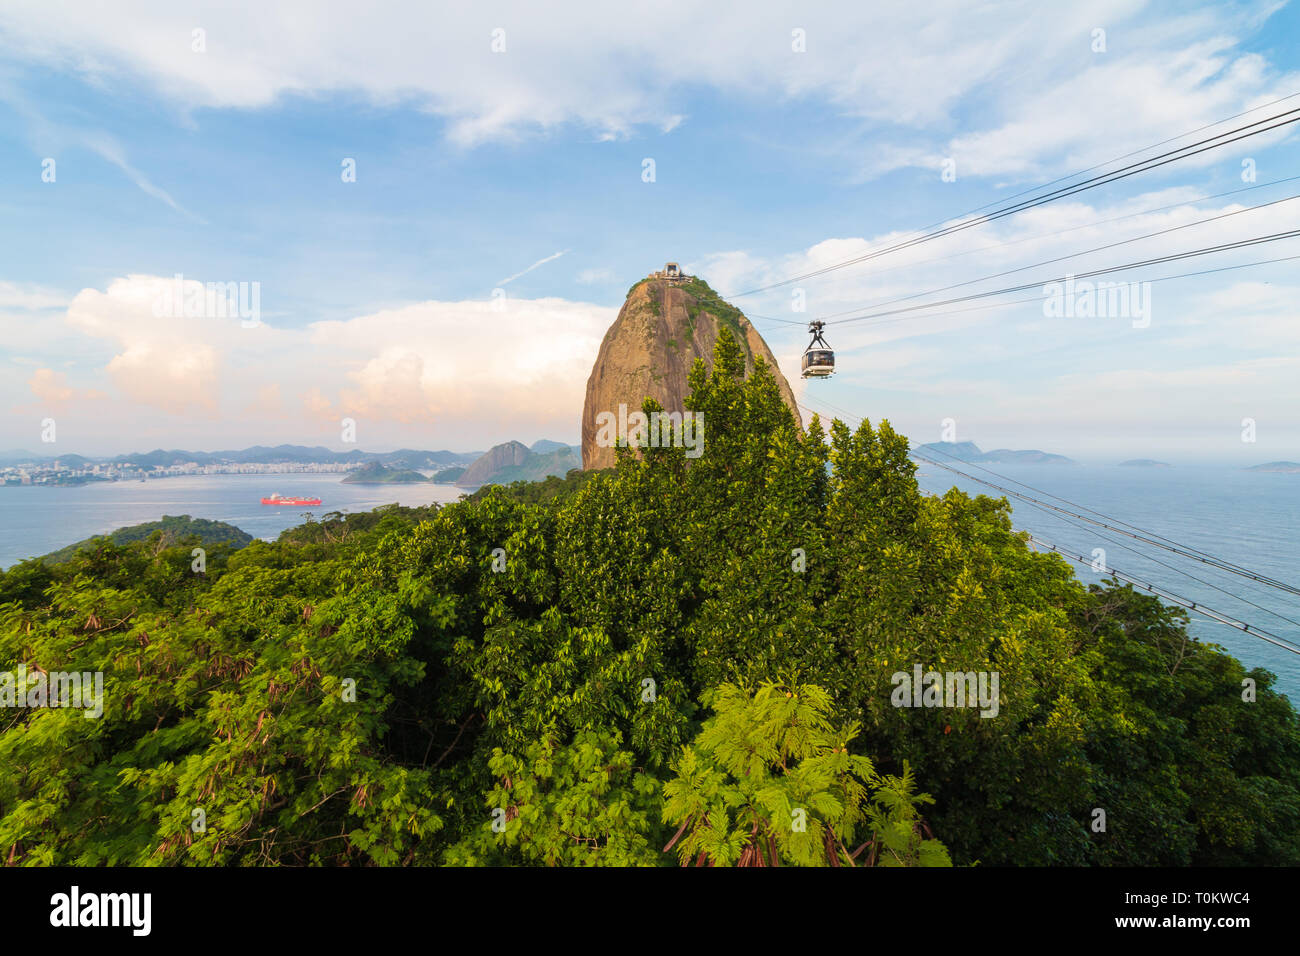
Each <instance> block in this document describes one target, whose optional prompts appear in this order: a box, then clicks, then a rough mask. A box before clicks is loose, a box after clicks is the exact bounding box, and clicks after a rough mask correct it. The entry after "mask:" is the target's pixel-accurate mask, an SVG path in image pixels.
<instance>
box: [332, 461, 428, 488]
mask: <svg viewBox="0 0 1300 956" xmlns="http://www.w3.org/2000/svg"><path fill="white" fill-rule="evenodd" d="M428 480H429V479H428V478H426V477H425V476H424V475H422V474H420V473H419V472H418V471H413V470H411V469H409V468H389V467H388V466H386V465H383V464H380V463H379V462H377V461H372V462H369V463H367V464H364V465H362V466H361V467H360V468H358V469H356V470H355V471H350V472H348V476H347V477H346V478H344V479H343V482H344V484H350V485H404V484H415V483H417V482H425V481H428Z"/></svg>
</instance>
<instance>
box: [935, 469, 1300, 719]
mask: <svg viewBox="0 0 1300 956" xmlns="http://www.w3.org/2000/svg"><path fill="white" fill-rule="evenodd" d="M931 457H935V458H936V459H937V457H938V456H931ZM945 464H950V465H953V466H954V467H957V468H960V469H961V470H962V471H965V472H967V473H968V474H972V475H976V476H978V477H979V478H981V479H984V480H987V481H991V482H993V483H994V484H998V485H1001V486H1003V487H1004V488H1010V489H1012V490H1015V491H1018V492H1020V493H1022V494H1028V495H1030V496H1032V497H1034V498H1037V499H1039V500H1040V501H1047V502H1050V503H1052V504H1055V505H1057V506H1058V507H1061V508H1065V509H1067V510H1069V511H1073V512H1076V513H1078V514H1090V512H1088V511H1085V510H1083V509H1082V508H1077V507H1073V506H1071V505H1068V504H1064V503H1062V502H1061V501H1059V500H1054V499H1052V498H1049V497H1047V495H1044V494H1042V493H1041V492H1047V493H1048V494H1050V495H1057V496H1059V497H1060V498H1064V499H1067V500H1068V501H1071V502H1073V503H1074V504H1075V505H1083V506H1085V507H1086V508H1090V509H1093V510H1094V511H1097V512H1102V513H1104V514H1105V515H1108V516H1109V518H1111V519H1117V520H1108V519H1106V518H1100V517H1098V516H1097V515H1095V514H1093V515H1090V516H1091V517H1093V518H1096V520H1098V521H1103V522H1105V523H1106V524H1108V525H1111V526H1112V527H1115V526H1119V522H1126V523H1127V524H1129V525H1135V526H1136V527H1138V528H1141V529H1142V530H1143V531H1145V532H1148V533H1149V536H1156V535H1159V536H1162V537H1164V538H1166V539H1169V540H1172V541H1175V542H1177V543H1178V544H1180V545H1184V546H1187V547H1189V548H1193V549H1197V550H1200V551H1203V552H1207V553H1209V554H1211V555H1213V556H1215V557H1216V558H1221V559H1223V560H1224V561H1226V562H1230V563H1232V564H1237V565H1240V566H1242V567H1244V568H1248V569H1250V570H1252V571H1256V572H1259V573H1260V574H1263V575H1266V576H1269V577H1272V578H1274V579H1276V580H1279V581H1282V582H1285V583H1287V584H1290V585H1293V586H1295V587H1300V548H1297V546H1296V542H1297V541H1298V540H1300V475H1294V474H1279V473H1270V472H1253V471H1245V470H1243V469H1240V468H1232V467H1213V466H1192V465H1188V466H1182V465H1179V466H1174V467H1169V468H1151V467H1145V468H1144V467H1132V466H1128V467H1125V466H1121V465H1084V464H1075V465H1061V464H1047V465H1042V464H1040V465H1010V464H989V465H982V466H980V467H982V468H986V469H989V471H981V470H979V467H976V466H974V465H969V464H963V463H961V462H947V461H945ZM919 465H920V470H919V471H918V474H917V482H918V483H919V484H920V486H921V488H922V490H924V491H927V492H930V493H932V494H942V493H943V492H945V491H947V490H948V489H949V488H952V487H954V486H956V487H958V488H960V489H961V490H962V491H965V492H966V493H967V494H971V495H976V494H987V495H989V496H991V497H995V498H996V497H1002V496H1003V495H1002V493H1001V492H1000V491H995V490H993V489H991V488H987V487H985V486H984V485H981V484H979V483H977V482H974V481H970V480H968V479H966V478H962V477H960V476H958V475H954V474H952V473H951V472H948V471H945V470H943V469H941V468H938V467H936V466H934V465H932V464H928V463H926V462H920V463H919ZM990 471H991V472H993V473H996V474H990ZM997 475H1001V476H1004V478H999V477H996V476H997ZM1005 479H1013V480H1005ZM1015 482H1022V483H1023V485H1029V486H1031V487H1032V488H1035V489H1037V491H1029V490H1027V489H1026V488H1025V487H1023V485H1019V484H1016V483H1015ZM1007 498H1008V501H1009V502H1010V504H1011V506H1012V518H1011V521H1012V524H1013V525H1014V526H1015V527H1016V528H1019V529H1023V530H1025V531H1028V532H1029V533H1030V534H1032V535H1033V536H1034V537H1035V538H1038V539H1039V540H1041V541H1046V542H1048V543H1050V544H1054V545H1056V546H1057V547H1059V548H1061V549H1062V550H1065V551H1069V552H1070V553H1072V554H1076V555H1081V556H1084V557H1088V558H1089V559H1091V558H1092V557H1093V549H1094V548H1103V549H1104V550H1105V560H1104V563H1105V565H1106V566H1107V567H1111V568H1114V569H1116V570H1118V571H1121V572H1124V573H1125V574H1128V575H1131V576H1132V577H1135V578H1137V579H1139V580H1141V581H1143V582H1145V583H1149V584H1153V585H1155V586H1156V587H1158V588H1163V589H1164V590H1166V591H1169V592H1170V593H1172V594H1176V595H1178V596H1179V597H1182V598H1185V599H1187V600H1190V601H1195V602H1196V603H1198V604H1201V605H1203V606H1205V607H1208V608H1211V609H1213V610H1215V611H1218V612H1219V613H1220V614H1222V615H1224V616H1226V617H1230V618H1233V619H1235V620H1237V621H1241V622H1242V623H1245V624H1248V625H1251V626H1252V627H1256V626H1257V627H1259V628H1262V629H1263V630H1265V631H1268V632H1269V633H1270V634H1272V635H1275V636H1277V637H1280V638H1284V639H1285V640H1288V641H1290V642H1292V643H1293V644H1298V645H1300V623H1298V622H1300V595H1295V594H1290V593H1288V592H1286V591H1282V590H1279V589H1277V588H1274V587H1270V586H1267V585H1264V584H1260V583H1258V582H1255V581H1252V580H1249V579H1248V578H1244V577H1241V576H1239V575H1236V574H1232V573H1229V572H1227V571H1221V570H1218V569H1216V568H1214V567H1211V566H1208V565H1205V564H1202V563H1200V562H1198V561H1194V560H1190V559H1188V558H1184V557H1181V556H1179V555H1176V554H1173V553H1171V552H1169V551H1165V550H1162V549H1159V548H1156V547H1153V546H1151V545H1148V544H1146V543H1144V542H1140V541H1134V540H1132V539H1130V538H1128V537H1126V536H1124V535H1121V534H1116V533H1114V532H1112V531H1108V530H1106V529H1104V528H1097V527H1094V526H1089V525H1086V524H1082V523H1081V522H1079V521H1077V520H1075V519H1072V518H1067V517H1066V516H1063V515H1060V514H1057V513H1055V512H1052V511H1044V510H1043V509H1041V508H1039V507H1037V506H1035V505H1033V504H1030V503H1028V502H1024V501H1020V500H1018V499H1015V498H1012V497H1010V496H1007ZM1081 525H1082V526H1081ZM1069 563H1070V565H1071V567H1073V568H1074V572H1075V576H1076V577H1078V578H1079V580H1081V581H1083V582H1085V583H1088V582H1099V581H1101V580H1102V578H1103V577H1105V576H1106V575H1104V574H1100V573H1097V572H1094V571H1093V570H1092V569H1091V567H1090V566H1088V565H1083V564H1080V563H1079V562H1077V561H1070V562H1069ZM1188 575H1191V576H1193V577H1189V576H1188ZM1224 592H1227V593H1224ZM1256 605H1258V606H1256ZM1270 612H1271V613H1270ZM1188 614H1189V617H1190V625H1189V630H1190V631H1191V633H1192V635H1193V636H1194V637H1196V638H1198V639H1200V640H1203V641H1210V642H1213V643H1215V644H1219V645H1221V646H1222V647H1223V648H1224V649H1225V650H1227V651H1228V653H1230V654H1232V655H1233V656H1234V657H1236V658H1237V659H1238V660H1240V661H1242V662H1243V663H1244V664H1246V665H1247V666H1248V667H1264V668H1266V669H1268V670H1270V671H1272V672H1273V673H1274V674H1276V675H1277V677H1278V681H1277V685H1276V686H1277V689H1278V690H1280V691H1281V692H1282V693H1285V694H1286V695H1287V696H1289V697H1290V698H1291V700H1292V702H1293V703H1296V704H1297V705H1300V655H1297V654H1294V653H1292V652H1290V651H1287V650H1284V649H1283V648H1280V647H1276V646H1274V645H1272V644H1269V643H1268V642H1267V641H1265V640H1263V639H1261V638H1259V637H1256V636H1254V635H1251V634H1247V633H1244V632H1243V631H1240V630H1238V629H1236V628H1234V627H1230V626H1229V625H1227V624H1223V623H1221V622H1218V621H1214V620H1211V619H1209V618H1206V617H1203V616H1201V615H1199V614H1196V613H1195V612H1192V611H1189V612H1188ZM1278 615H1282V617H1278ZM1284 618H1286V619H1289V620H1285V619H1284Z"/></svg>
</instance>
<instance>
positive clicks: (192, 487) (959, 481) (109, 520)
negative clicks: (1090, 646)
mask: <svg viewBox="0 0 1300 956" xmlns="http://www.w3.org/2000/svg"><path fill="white" fill-rule="evenodd" d="M960 467H962V468H963V469H964V470H966V471H971V472H973V473H974V474H978V475H980V476H981V477H984V478H988V479H989V480H990V481H994V482H996V483H998V484H1002V485H1006V486H1008V487H1018V486H1016V485H1013V484H1011V483H1010V482H1008V481H1005V480H1002V479H999V478H996V477H994V476H992V475H990V474H988V473H986V472H981V471H978V470H975V469H973V468H972V467H971V466H960ZM989 467H990V468H991V469H992V471H994V472H996V473H997V474H999V475H1003V476H1006V478H1010V479H1015V480H1016V481H1019V482H1024V483H1025V484H1028V485H1031V486H1033V487H1034V488H1037V489H1039V491H1041V492H1048V493H1050V494H1053V495H1059V496H1061V497H1063V498H1067V499H1069V500H1070V501H1073V502H1075V503H1077V504H1079V505H1085V506H1087V507H1090V508H1094V509H1096V510H1098V511H1101V512H1104V513H1105V514H1107V515H1109V516H1111V517H1113V518H1116V519H1119V520H1120V521H1125V522H1128V523H1130V524H1133V525H1137V526H1138V527H1140V528H1143V529H1145V530H1147V531H1150V532H1154V533H1155V534H1158V535H1163V536H1164V537H1166V538H1170V539H1172V540H1174V541H1177V542H1179V543H1180V544H1184V545H1188V546H1191V547H1194V548H1198V549H1201V550H1204V551H1207V552H1209V553H1211V554H1214V555H1216V556H1217V557H1220V558H1224V559H1226V560H1228V561H1231V562H1234V563H1236V564H1240V565H1243V566H1245V567H1247V568H1251V569H1254V570H1257V571H1259V572H1262V573H1263V574H1267V575H1269V576H1271V577H1274V578H1277V579H1279V580H1282V581H1285V582H1288V583H1290V584H1296V585H1298V586H1300V548H1297V546H1296V542H1297V541H1298V540H1300V475H1283V474H1263V473H1257V472H1246V471H1241V470H1239V469H1231V468H1211V467H1190V466H1189V467H1175V468H1122V467H1119V466H1090V465H1077V466H1068V465H1065V466H1060V465H1057V466H1054V465H992V466H989ZM341 478H342V476H341V475H210V476H202V477H193V478H164V479H160V480H157V481H149V482H117V483H114V484H93V485H85V486H82V487H79V488H36V487H7V488H4V487H0V566H3V567H9V566H10V565H12V564H14V563H16V562H18V561H21V560H22V559H24V558H27V557H31V556H33V555H40V554H47V553H49V552H50V551H54V550H57V549H58V548H61V547H64V546H65V545H68V544H72V543H73V542H74V541H79V540H81V539H83V538H86V537H89V536H90V535H93V534H104V533H107V532H109V531H112V530H114V529H115V528H120V527H123V526H125V525H132V524H139V523H141V522H145V521H156V520H158V519H159V518H161V517H162V516H163V515H181V514H188V515H191V516H193V517H195V518H211V519H214V520H217V521H226V522H229V523H230V524H233V525H235V526H236V527H238V528H242V529H243V530H244V531H247V532H248V533H249V534H251V535H253V536H254V537H259V538H267V539H273V538H275V537H276V536H277V535H278V534H279V533H280V532H281V531H283V530H284V529H285V528H290V527H293V526H294V525H297V524H300V523H302V521H303V517H302V513H303V512H304V511H308V510H310V511H312V512H313V513H314V514H316V515H317V516H319V515H320V514H322V513H323V512H326V511H334V510H338V511H349V512H355V511H365V510H369V509H371V508H374V507H376V506H378V505H382V504H388V503H391V502H393V501H398V502H400V503H401V504H403V505H423V504H430V503H432V502H450V501H455V500H457V499H458V498H459V497H460V494H461V491H460V489H458V488H455V487H452V486H450V485H434V484H420V485H351V484H343V483H342V481H341ZM918 480H919V482H920V484H921V487H922V488H923V489H924V490H926V491H928V492H932V493H942V492H944V491H947V490H948V489H949V488H951V487H952V486H953V485H956V486H957V487H959V488H961V489H962V490H963V491H966V492H968V493H971V494H978V493H981V492H984V493H987V494H994V495H996V494H998V493H997V492H993V491H991V490H989V489H985V488H983V487H982V486H980V485H978V484H976V483H975V482H971V481H968V480H966V479H964V478H959V477H957V476H955V475H952V474H951V473H949V472H945V471H943V470H941V469H939V468H936V467H934V466H932V465H925V464H923V465H922V466H921V472H920V474H919V476H918ZM1022 490H1023V489H1022ZM271 492H279V493H280V494H282V495H312V496H318V497H320V498H321V499H322V504H321V506H320V507H318V508H312V509H307V508H275V507H268V506H264V505H261V504H259V499H260V498H261V497H262V496H263V495H267V494H270V493H271ZM1035 497H1040V498H1041V497H1043V496H1042V495H1041V494H1036V495H1035ZM1058 503H1059V502H1058ZM1012 505H1013V519H1012V520H1013V522H1014V523H1015V525H1016V526H1017V527H1019V528H1023V529H1025V530H1027V531H1029V532H1031V533H1032V534H1034V535H1035V536H1036V537H1039V538H1041V539H1043V540H1046V541H1049V542H1051V543H1052V544H1055V545H1057V546H1059V547H1061V548H1064V549H1067V550H1070V551H1073V552H1075V553H1078V554H1082V555H1088V556H1091V554H1092V550H1093V549H1094V548H1105V549H1106V563H1107V564H1108V565H1109V566H1111V567H1114V568H1117V569H1119V570H1120V571H1124V572H1126V573H1129V574H1132V575H1133V576H1135V577H1137V578H1140V579H1142V580H1143V581H1149V582H1150V583H1152V584H1155V585H1157V586H1159V587H1162V588H1165V589H1166V590H1169V591H1171V592H1173V593H1175V594H1178V595H1180V596H1182V597H1184V598H1188V599H1190V600H1194V601H1196V602H1198V603H1200V604H1204V605H1206V606H1207V607H1210V608H1213V609H1214V610H1216V611H1219V612H1221V613H1223V614H1225V615H1227V616H1229V617H1232V618H1235V619H1237V620H1239V621H1244V622H1246V623H1247V624H1250V625H1252V626H1258V627H1261V628H1263V629H1265V630H1267V631H1269V632H1271V633H1273V634H1275V635H1278V636H1279V637H1283V638H1286V639H1287V640H1290V641H1292V642H1294V643H1297V644H1300V623H1295V622H1300V597H1298V596H1296V595H1292V594H1288V593H1286V592H1284V591H1279V590H1277V589H1275V588H1270V587H1266V586H1264V585H1260V584H1257V583H1255V582H1253V581H1250V580H1247V579H1245V578H1241V577H1238V576H1236V575H1232V574H1228V573H1227V572H1223V571H1217V570H1215V569H1214V568H1211V567H1207V566H1205V565H1203V564H1200V563H1199V562H1192V561H1188V560H1186V559H1184V558H1180V557H1178V556H1177V555H1174V554H1170V553H1168V552H1165V551H1160V550H1157V549H1155V548H1152V547H1151V546H1149V545H1145V544H1141V543H1139V542H1136V541H1132V540H1130V539H1128V538H1125V537H1123V536H1120V535H1116V534H1113V533H1112V532H1109V531H1105V530H1104V529H1100V528H1089V527H1079V526H1078V525H1077V524H1075V523H1071V522H1069V521H1067V520H1065V519H1064V518H1063V517H1061V516H1059V515H1056V514H1054V513H1050V512H1044V511H1042V510H1039V509H1037V508H1035V507H1034V506H1032V505H1030V504H1027V503H1024V502H1017V501H1015V500H1014V499H1012ZM1071 510H1079V509H1071ZM1107 523H1108V524H1114V522H1110V521H1108V522H1107ZM1108 538H1109V539H1113V540H1107V539H1108ZM1131 549H1135V550H1131ZM1158 562H1163V563H1158ZM1166 565H1167V566H1166ZM1180 572H1182V573H1180ZM1075 573H1076V574H1077V575H1078V576H1079V578H1080V579H1081V580H1083V581H1085V582H1087V581H1093V580H1098V579H1099V578H1100V575H1097V574H1094V573H1093V572H1092V571H1091V570H1090V569H1089V568H1088V567H1086V566H1082V567H1081V566H1079V565H1077V564H1075ZM1188 574H1190V575H1194V576H1195V577H1196V578H1198V579H1200V580H1193V579H1191V578H1189V577H1187V576H1186V575H1188ZM1216 588H1221V589H1222V590H1216ZM1225 591H1226V592H1228V593H1223V592H1225ZM1248 602H1253V604H1255V605H1259V606H1258V607H1255V606H1252V604H1251V603H1248ZM1277 614H1280V615H1284V616H1285V617H1286V618H1290V619H1291V620H1282V619H1280V618H1278V617H1277V616H1275V615H1277ZM1191 628H1192V633H1193V634H1194V635H1196V636H1197V637H1198V638H1201V639H1202V640H1207V641H1213V642H1215V643H1217V644H1221V645H1222V646H1223V647H1225V648H1227V649H1228V651H1229V652H1230V653H1232V654H1234V655H1235V656H1236V657H1238V658H1239V659H1241V660H1242V661H1243V662H1245V663H1246V665H1247V666H1250V667H1255V666H1262V667H1266V668H1268V669H1269V670H1271V671H1273V673H1275V674H1277V675H1278V685H1279V689H1281V690H1282V692H1283V693H1286V694H1288V695H1289V696H1290V697H1291V699H1292V700H1293V701H1297V702H1300V655H1295V654H1292V653H1290V652H1288V651H1285V650H1283V649H1281V648H1278V647H1275V646H1273V645H1270V644H1268V643H1266V642H1265V641H1263V640H1261V639H1259V638H1257V637H1253V636H1251V635H1249V634H1245V633H1243V632H1241V631H1239V630H1236V629H1234V628H1231V627H1228V626H1227V625H1224V624H1221V623H1218V622H1216V621H1211V620H1208V619H1206V618H1203V617H1200V616H1199V615H1195V614H1193V615H1192V624H1191Z"/></svg>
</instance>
